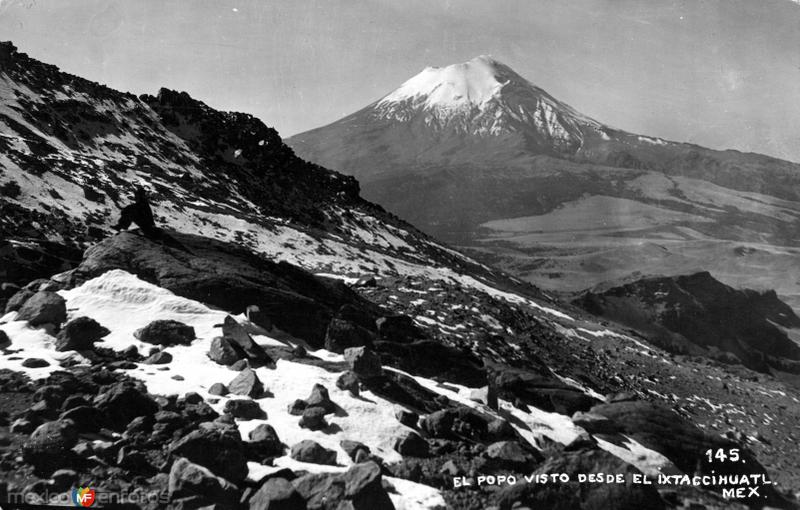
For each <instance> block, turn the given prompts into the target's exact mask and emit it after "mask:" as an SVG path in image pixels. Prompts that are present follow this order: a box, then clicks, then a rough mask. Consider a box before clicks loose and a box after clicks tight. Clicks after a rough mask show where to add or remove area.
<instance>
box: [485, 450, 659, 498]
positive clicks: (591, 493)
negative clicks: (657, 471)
mask: <svg viewBox="0 0 800 510" xmlns="http://www.w3.org/2000/svg"><path fill="white" fill-rule="evenodd" d="M533 473H534V474H549V473H566V474H568V475H570V478H571V480H572V481H570V482H569V483H548V484H537V483H518V484H516V485H509V486H505V487H503V488H501V489H500V490H499V491H498V492H497V494H496V496H495V499H496V502H497V506H498V507H499V508H500V510H511V508H512V507H514V505H515V504H517V505H519V506H522V507H528V508H548V509H553V510H608V509H611V508H613V509H614V510H642V509H644V508H646V509H648V510H660V509H663V508H665V505H664V502H663V501H662V500H661V497H660V496H659V494H658V491H657V490H656V489H655V488H654V486H652V485H641V484H634V483H632V481H631V477H632V474H633V473H638V470H637V469H636V468H634V467H633V466H631V465H630V464H627V463H625V462H623V461H622V460H620V459H618V458H617V457H614V456H613V455H611V454H610V453H607V452H605V451H603V450H581V451H574V452H562V453H560V454H558V455H556V456H554V457H551V458H549V459H547V461H545V462H544V463H543V464H542V465H541V466H539V467H538V468H537V469H536V470H535V471H533ZM581 473H613V474H617V473H620V474H625V477H626V481H625V483H620V484H617V483H583V484H581V483H578V482H577V475H578V474H581ZM514 508H515V507H514Z"/></svg>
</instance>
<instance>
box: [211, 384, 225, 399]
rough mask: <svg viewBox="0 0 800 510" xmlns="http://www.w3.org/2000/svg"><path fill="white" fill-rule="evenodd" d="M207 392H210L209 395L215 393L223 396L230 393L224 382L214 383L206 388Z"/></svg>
mask: <svg viewBox="0 0 800 510" xmlns="http://www.w3.org/2000/svg"><path fill="white" fill-rule="evenodd" d="M208 393H209V394H211V395H217V396H220V397H224V396H225V395H227V394H228V393H230V391H229V390H228V387H227V386H225V385H224V384H222V383H214V384H212V385H211V387H210V388H209V389H208Z"/></svg>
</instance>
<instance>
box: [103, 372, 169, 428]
mask: <svg viewBox="0 0 800 510" xmlns="http://www.w3.org/2000/svg"><path fill="white" fill-rule="evenodd" d="M94 407H96V408H97V409H98V410H99V411H100V412H101V413H103V415H104V416H105V422H106V425H107V426H108V427H110V428H112V429H114V430H125V428H126V427H127V426H128V423H129V422H130V421H131V420H132V419H134V418H136V417H137V416H151V415H154V414H155V413H156V412H158V404H156V402H155V400H153V399H152V397H150V396H149V395H148V394H147V392H145V391H144V390H143V388H142V387H141V386H140V385H137V384H134V383H132V382H130V381H123V382H119V383H116V384H114V385H112V386H111V387H109V388H108V389H106V390H105V391H103V392H102V393H100V394H98V395H97V397H95V399H94Z"/></svg>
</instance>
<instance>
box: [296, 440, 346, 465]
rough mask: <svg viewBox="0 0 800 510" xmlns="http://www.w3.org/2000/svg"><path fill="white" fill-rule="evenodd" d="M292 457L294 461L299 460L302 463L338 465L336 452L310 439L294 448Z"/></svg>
mask: <svg viewBox="0 0 800 510" xmlns="http://www.w3.org/2000/svg"><path fill="white" fill-rule="evenodd" d="M291 456H292V458H293V459H294V460H299V461H300V462H308V463H310V464H326V465H330V466H335V465H336V452H335V451H334V450H329V449H327V448H325V447H324V446H322V445H320V444H319V443H317V442H316V441H311V440H310V439H305V440H303V441H300V442H299V443H297V444H296V445H294V446H292V451H291Z"/></svg>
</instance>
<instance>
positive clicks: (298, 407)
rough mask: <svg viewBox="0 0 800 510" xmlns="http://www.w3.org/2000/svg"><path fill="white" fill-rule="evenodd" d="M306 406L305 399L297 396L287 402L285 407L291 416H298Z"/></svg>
mask: <svg viewBox="0 0 800 510" xmlns="http://www.w3.org/2000/svg"><path fill="white" fill-rule="evenodd" d="M306 407H308V404H306V401H305V400H302V399H299V398H298V399H297V400H295V401H294V402H292V403H291V404H289V408H288V409H287V411H288V412H289V414H291V415H292V416H300V415H301V414H303V411H305V410H306Z"/></svg>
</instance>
